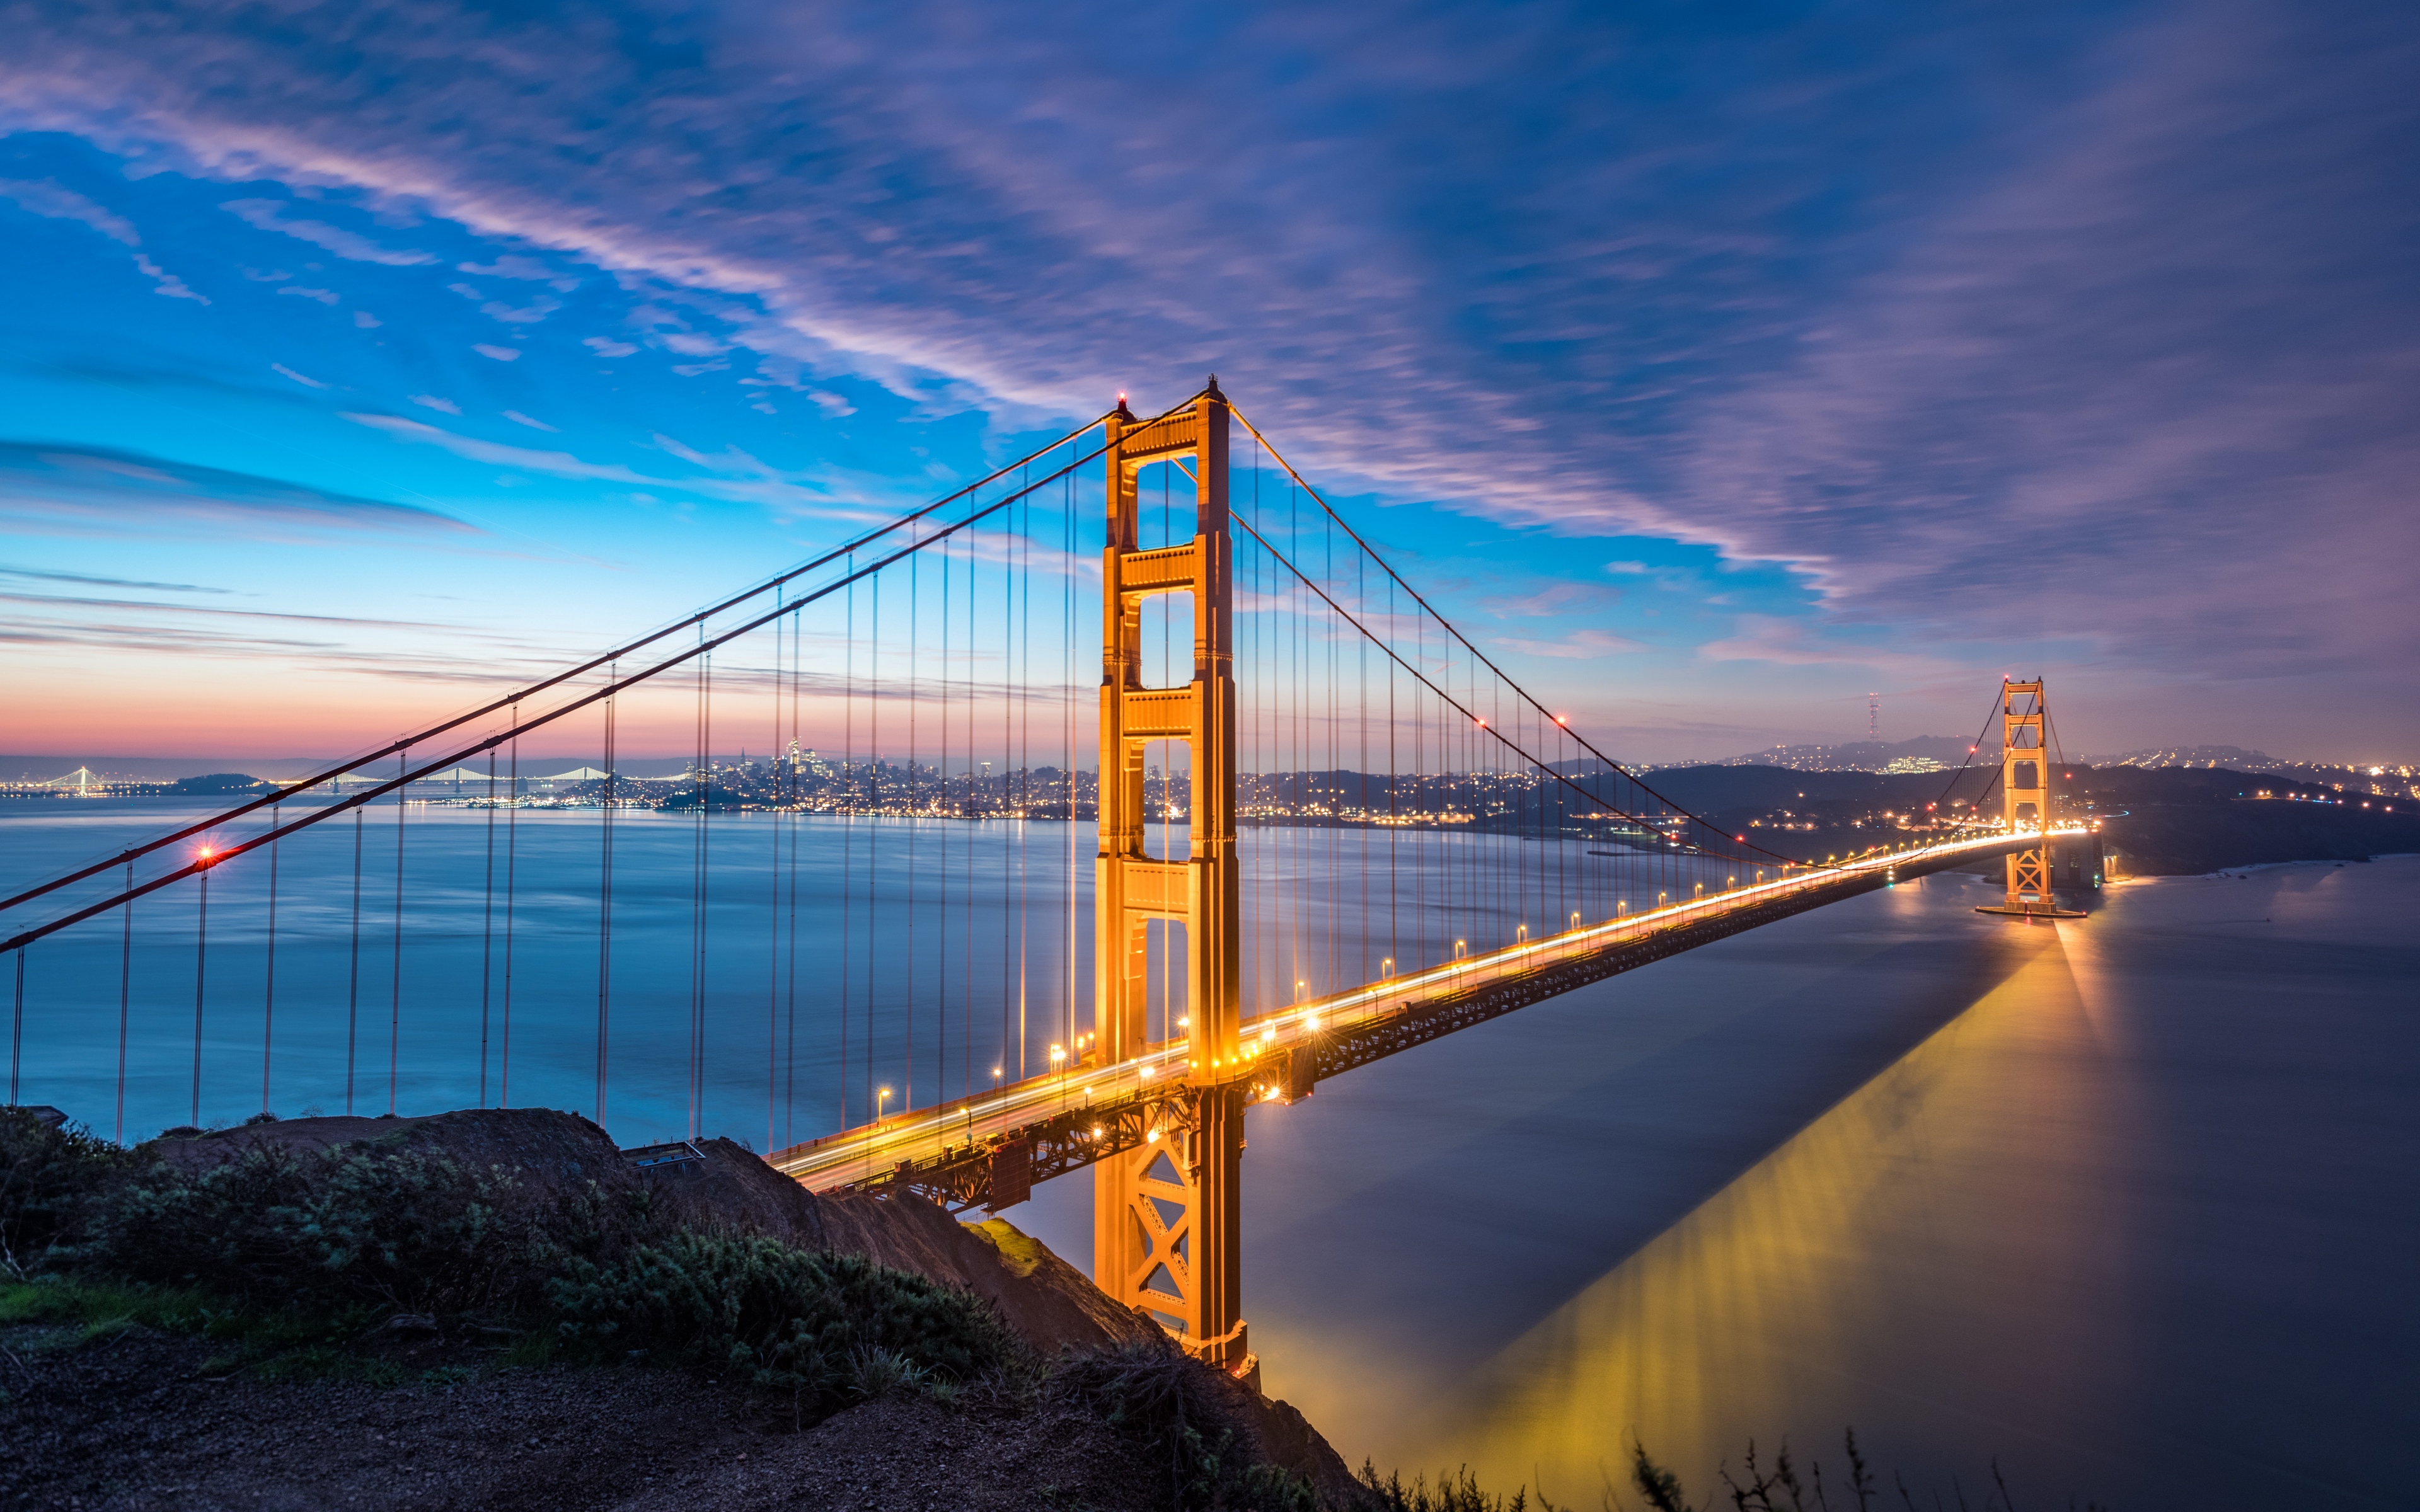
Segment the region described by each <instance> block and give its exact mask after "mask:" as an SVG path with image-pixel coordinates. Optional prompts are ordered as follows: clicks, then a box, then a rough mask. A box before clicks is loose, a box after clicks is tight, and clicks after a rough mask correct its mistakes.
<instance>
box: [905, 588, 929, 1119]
mask: <svg viewBox="0 0 2420 1512" xmlns="http://www.w3.org/2000/svg"><path fill="white" fill-rule="evenodd" d="M922 563H923V552H921V551H920V552H918V553H916V554H915V555H913V556H911V557H909V558H908V559H907V872H906V874H905V875H904V876H902V877H901V878H900V884H901V886H903V887H906V888H907V1002H906V1009H907V1011H905V1012H904V1013H902V1014H901V1015H900V1019H901V1022H902V1024H903V1026H904V1027H905V1028H906V1030H907V1043H906V1046H905V1050H904V1053H903V1054H902V1055H901V1056H900V1057H899V1064H900V1077H899V1111H900V1112H902V1113H905V1112H907V1110H908V1109H910V1108H912V1107H914V1106H915V1105H916V830H917V828H918V826H919V824H920V823H921V821H919V819H918V818H917V808H916V777H917V772H916V705H917V704H918V703H920V702H923V699H922V698H921V697H920V696H919V694H918V692H917V688H916V647H917V645H918V643H919V642H920V641H921V640H923V629H924V627H923V625H921V624H920V623H918V622H919V617H920V616H921V614H922V613H923V608H924V594H923V580H922V579H920V578H919V577H918V576H917V572H916V569H917V568H918V567H919V566H920V565H921V564H922Z"/></svg>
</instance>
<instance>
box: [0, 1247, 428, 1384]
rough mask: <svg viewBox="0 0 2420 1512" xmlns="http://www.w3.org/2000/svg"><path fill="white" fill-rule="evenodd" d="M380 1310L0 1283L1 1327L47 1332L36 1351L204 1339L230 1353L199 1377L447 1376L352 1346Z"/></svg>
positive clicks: (131, 1285) (177, 1291)
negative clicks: (153, 1338)
mask: <svg viewBox="0 0 2420 1512" xmlns="http://www.w3.org/2000/svg"><path fill="white" fill-rule="evenodd" d="M379 1314H380V1309H378V1308H375V1307H367V1306H351V1307H343V1308H338V1309H334V1310H330V1311H321V1312H295V1311H287V1310H277V1309H269V1308H261V1307H255V1306H248V1305H246V1304H242V1303H240V1302H238V1301H235V1300H232V1299H229V1298H226V1297H223V1296H220V1295H219V1294H217V1293H215V1292H213V1291H210V1290H209V1289H208V1288H201V1287H170V1286H154V1285H147V1284H145V1283H142V1282H125V1281H116V1280H112V1279H108V1278H106V1277H95V1276H83V1275H59V1274H53V1275H46V1276H43V1277H42V1278H40V1279H39V1280H36V1281H8V1282H0V1327H8V1326H24V1325H29V1324H49V1325H52V1328H51V1330H50V1332H49V1333H47V1334H46V1335H42V1336H40V1337H39V1339H37V1340H34V1341H30V1342H31V1344H32V1347H33V1348H36V1349H40V1350H55V1349H78V1348H82V1347H84V1346H85V1345H94V1344H108V1343H111V1342H114V1341H116V1340H117V1339H122V1338H124V1337H126V1336H127V1335H129V1334H132V1333H136V1332H138V1331H139V1332H148V1333H157V1334H167V1335H177V1336H178V1337H185V1338H204V1339H209V1340H210V1341H212V1342H213V1343H217V1344H223V1345H225V1348H224V1349H222V1350H218V1351H217V1352H214V1353H213V1354H211V1355H210V1356H209V1358H208V1359H206V1360H204V1361H203V1362H202V1364H201V1366H200V1368H199V1370H198V1372H197V1373H198V1374H200V1375H202V1376H205V1377H209V1378H212V1379H216V1378H221V1377H225V1376H232V1375H238V1374H243V1375H249V1376H253V1377H257V1378H259V1379H264V1380H273V1381H302V1380H319V1379H326V1378H331V1377H334V1378H341V1379H347V1380H358V1381H369V1382H371V1383H373V1384H380V1385H402V1384H407V1383H410V1382H412V1381H418V1380H420V1379H422V1378H423V1377H427V1376H430V1375H433V1374H439V1373H441V1372H428V1371H412V1370H410V1369H407V1368H405V1367H403V1366H399V1365H394V1364H393V1363H392V1362H389V1361H384V1360H378V1359H374V1358H368V1357H365V1356H363V1355H362V1354H360V1353H359V1352H358V1351H355V1350H349V1349H348V1348H347V1346H348V1345H349V1344H351V1343H352V1342H353V1341H354V1340H357V1339H358V1338H360V1337H361V1335H362V1334H363V1333H364V1332H365V1330H367V1329H368V1328H370V1327H371V1326H372V1325H373V1324H375V1323H376V1322H377V1321H378V1319H379Z"/></svg>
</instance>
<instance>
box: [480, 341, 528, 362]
mask: <svg viewBox="0 0 2420 1512" xmlns="http://www.w3.org/2000/svg"><path fill="white" fill-rule="evenodd" d="M471 349H472V350H473V351H474V352H477V353H478V354H479V355H480V356H482V357H485V358H488V359H489V360H491V361H494V362H499V363H512V362H519V361H520V355H521V353H520V347H490V346H489V345H488V344H487V343H486V342H484V341H474V342H473V343H472V344H471Z"/></svg>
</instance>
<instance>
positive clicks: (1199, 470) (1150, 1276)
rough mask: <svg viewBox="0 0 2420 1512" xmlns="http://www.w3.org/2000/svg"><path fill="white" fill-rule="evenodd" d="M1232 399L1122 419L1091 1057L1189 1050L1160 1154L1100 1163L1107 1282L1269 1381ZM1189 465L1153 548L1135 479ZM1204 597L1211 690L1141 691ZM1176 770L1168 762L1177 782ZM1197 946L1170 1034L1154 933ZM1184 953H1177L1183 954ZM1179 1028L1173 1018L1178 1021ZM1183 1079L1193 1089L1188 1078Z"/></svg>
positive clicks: (1109, 586)
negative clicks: (1169, 751)
mask: <svg viewBox="0 0 2420 1512" xmlns="http://www.w3.org/2000/svg"><path fill="white" fill-rule="evenodd" d="M1228 420H1229V411H1228V406H1227V400H1226V396H1225V395H1224V394H1222V393H1219V392H1218V378H1217V377H1216V376H1213V377H1212V378H1211V379H1210V384H1209V387H1208V388H1207V389H1205V390H1204V391H1203V392H1202V394H1201V395H1200V396H1199V397H1197V398H1196V399H1195V400H1194V402H1193V403H1192V404H1191V405H1190V406H1188V407H1187V408H1186V409H1180V410H1178V411H1176V412H1174V413H1172V414H1170V415H1166V416H1163V417H1162V418H1160V419H1157V420H1154V421H1150V422H1137V421H1136V419H1135V418H1134V416H1133V415H1132V414H1131V413H1129V412H1128V411H1127V410H1126V409H1125V405H1124V404H1123V403H1121V404H1120V405H1119V407H1118V410H1117V412H1116V413H1115V414H1114V415H1112V416H1111V417H1110V419H1109V426H1108V428H1109V445H1108V463H1109V478H1108V484H1109V491H1108V497H1109V545H1108V547H1107V548H1106V549H1105V550H1104V552H1103V555H1102V562H1101V609H1102V613H1101V623H1102V646H1101V767H1100V773H1101V775H1100V849H1099V852H1098V854H1097V856H1096V857H1095V859H1094V891H1093V899H1094V904H1093V906H1094V929H1093V941H1094V946H1093V948H1094V976H1093V981H1094V988H1093V991H1094V1019H1093V1023H1094V1032H1095V1034H1096V1036H1097V1038H1096V1039H1095V1041H1094V1044H1093V1045H1092V1046H1091V1047H1090V1050H1089V1052H1088V1055H1087V1057H1086V1058H1089V1059H1094V1060H1096V1061H1097V1063H1100V1064H1107V1065H1116V1064H1120V1063H1122V1062H1125V1061H1126V1060H1130V1059H1132V1058H1134V1057H1137V1056H1140V1055H1141V1054H1143V1053H1144V1052H1145V1051H1147V1050H1156V1049H1161V1048H1163V1047H1164V1046H1165V1045H1166V1044H1167V1042H1168V1041H1170V1040H1173V1039H1183V1040H1184V1041H1186V1045H1187V1054H1186V1057H1185V1060H1184V1062H1183V1063H1182V1066H1181V1067H1173V1066H1172V1067H1171V1071H1170V1072H1169V1073H1168V1081H1169V1083H1170V1084H1171V1085H1170V1086H1169V1088H1168V1094H1167V1096H1166V1097H1165V1098H1163V1099H1159V1100H1157V1101H1156V1104H1155V1106H1154V1108H1153V1110H1152V1112H1151V1115H1150V1117H1151V1120H1152V1127H1151V1130H1150V1134H1149V1137H1148V1138H1147V1140H1146V1142H1145V1143H1143V1144H1141V1145H1140V1146H1138V1147H1136V1148H1135V1149H1131V1150H1127V1151H1124V1152H1121V1153H1118V1154H1114V1155H1110V1156H1109V1157H1107V1158H1105V1159H1103V1160H1101V1161H1100V1162H1099V1163H1097V1164H1096V1165H1094V1227H1093V1279H1094V1281H1095V1282H1097V1283H1098V1284H1099V1285H1100V1288H1101V1289H1102V1290H1104V1291H1106V1292H1108V1293H1109V1295H1110V1296H1111V1297H1113V1298H1115V1299H1116V1300H1117V1301H1118V1302H1120V1303H1121V1304H1125V1305H1127V1306H1130V1307H1136V1308H1140V1309H1141V1310H1142V1311H1144V1312H1145V1313H1147V1314H1149V1315H1150V1316H1152V1317H1154V1318H1156V1319H1158V1320H1159V1322H1160V1323H1161V1325H1162V1326H1164V1327H1166V1328H1167V1329H1168V1330H1169V1331H1170V1332H1171V1333H1172V1334H1174V1335H1177V1336H1178V1337H1179V1338H1180V1339H1181V1340H1182V1341H1183V1343H1184V1345H1185V1347H1186V1348H1187V1349H1188V1350H1191V1351H1192V1352H1193V1353H1195V1354H1197V1355H1199V1356H1201V1357H1202V1359H1204V1360H1206V1361H1208V1362H1209V1363H1210V1364H1212V1365H1218V1366H1220V1367H1222V1368H1224V1369H1227V1370H1230V1371H1233V1373H1235V1374H1237V1375H1239V1376H1249V1375H1251V1374H1252V1373H1253V1372H1254V1369H1255V1365H1256V1362H1255V1361H1254V1359H1253V1357H1252V1355H1251V1354H1250V1352H1249V1350H1248V1349H1247V1347H1246V1336H1245V1326H1244V1320H1243V1318H1242V1316H1241V1312H1240V1307H1241V1297H1240V1295H1239V1293H1240V1290H1241V1283H1242V1274H1243V1255H1242V1247H1241V1233H1242V1224H1241V1222H1240V1218H1241V1214H1240V1213H1239V1211H1237V1190H1236V1183H1237V1176H1238V1165H1239V1162H1240V1160H1241V1158H1242V1155H1243V1148H1244V1139H1243V1134H1244V1097H1245V1090H1246V1089H1245V1087H1244V1086H1243V1085H1242V1083H1241V1082H1240V1081H1238V1080H1237V1079H1236V1076H1235V1072H1234V1065H1235V1061H1236V1057H1237V1052H1238V1050H1239V1048H1240V1046H1239V1044H1238V1028H1239V1025H1240V1021H1241V1016H1242V1001H1241V990H1240V983H1239V977H1240V961H1239V947H1240V943H1241V942H1240V936H1239V933H1238V922H1239V918H1240V908H1239V905H1238V887H1237V877H1236V872H1235V680H1234V611H1233V567H1232V559H1233V548H1232V544H1231V541H1230V538H1229V533H1228V517H1227V432H1228ZM1158 463H1172V464H1176V465H1178V466H1181V467H1184V468H1185V469H1186V471H1187V472H1189V474H1190V475H1191V477H1192V480H1193V485H1194V527H1193V539H1192V540H1191V541H1189V542H1187V543H1186V544H1184V545H1182V546H1166V547H1160V548H1156V549H1153V550H1149V551H1145V550H1141V549H1139V535H1140V532H1139V529H1138V526H1139V514H1140V510H1139V507H1138V499H1137V489H1136V484H1137V474H1138V473H1139V472H1140V471H1141V470H1142V469H1143V468H1146V467H1150V466H1153V465H1155V464H1158ZM1179 593H1185V594H1191V595H1192V599H1193V605H1192V608H1193V679H1192V681H1191V682H1190V683H1188V684H1186V685H1184V686H1182V687H1166V688H1154V687H1145V686H1144V684H1143V681H1142V601H1143V600H1144V599H1145V598H1148V597H1151V596H1152V595H1154V594H1179ZM1179 741H1182V742H1184V743H1185V745H1186V748H1187V753H1188V754H1189V756H1190V758H1191V764H1192V774H1193V776H1192V784H1191V789H1192V790H1191V795H1190V798H1191V801H1190V804H1189V805H1188V807H1187V814H1186V826H1187V832H1188V836H1189V841H1188V850H1189V854H1188V855H1187V856H1186V857H1185V858H1184V859H1182V860H1179V859H1176V858H1174V857H1172V856H1171V857H1166V858H1159V857H1154V856H1151V855H1150V854H1149V853H1148V851H1147V850H1146V849H1145V848H1144V821H1145V817H1146V816H1145V793H1146V789H1145V784H1144V774H1145V755H1146V752H1147V750H1148V748H1150V747H1151V746H1152V745H1153V744H1154V743H1156V742H1164V743H1167V744H1169V745H1171V746H1172V745H1173V744H1174V743H1176V742H1179ZM1174 765H1175V764H1174V763H1173V762H1172V761H1171V762H1170V763H1168V764H1167V765H1166V768H1165V769H1167V770H1169V771H1170V772H1171V774H1172V772H1173V770H1174ZM1155 919H1157V920H1160V921H1162V928H1163V930H1164V931H1166V932H1168V933H1173V932H1174V931H1175V930H1176V929H1179V928H1181V929H1182V930H1183V932H1184V939H1185V961H1186V971H1185V985H1186V999H1185V1012H1184V1014H1183V1015H1182V1017H1181V1018H1178V1019H1177V1022H1176V1023H1174V1024H1168V1023H1165V1022H1164V1023H1163V1024H1162V1025H1161V1026H1160V1028H1161V1031H1162V1035H1163V1038H1161V1039H1158V1040H1155V1039H1154V1038H1153V1036H1152V1025H1151V1023H1150V1015H1149V1013H1148V1011H1147V1010H1148V1007H1149V997H1148V978H1147V975H1146V972H1145V969H1144V965H1145V961H1146V959H1147V949H1148V944H1147V941H1148V932H1149V928H1150V924H1151V922H1152V921H1153V920H1155ZM1166 943H1167V945H1168V947H1169V948H1171V949H1172V947H1173V942H1172V941H1167V942H1166ZM1169 1016H1172V1010H1171V1011H1168V1012H1165V1013H1164V1014H1163V1018H1166V1017H1169ZM1179 1084H1181V1085H1179Z"/></svg>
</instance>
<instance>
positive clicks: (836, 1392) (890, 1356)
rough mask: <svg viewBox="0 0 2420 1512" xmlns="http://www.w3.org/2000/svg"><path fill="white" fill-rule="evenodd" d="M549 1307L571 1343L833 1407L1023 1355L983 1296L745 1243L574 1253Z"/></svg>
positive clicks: (720, 1239) (676, 1239)
mask: <svg viewBox="0 0 2420 1512" xmlns="http://www.w3.org/2000/svg"><path fill="white" fill-rule="evenodd" d="M548 1300H549V1302H550V1304H551V1306H552V1308H553V1310H554V1312H555V1313H556V1315H557V1316H558V1317H559V1318H560V1319H562V1321H561V1324H560V1327H561V1331H562V1334H563V1336H564V1338H565V1339H566V1341H568V1342H572V1343H575V1344H582V1345H585V1346H587V1347H588V1348H589V1349H591V1350H594V1351H597V1352H608V1351H628V1350H645V1351H646V1352H647V1355H648V1357H649V1358H661V1359H669V1360H675V1361H679V1362H682V1363H687V1364H693V1365H709V1366H713V1367H716V1368H720V1369H728V1370H731V1371H734V1372H736V1373H738V1374H740V1375H741V1377H742V1379H745V1380H748V1381H752V1382H754V1383H755V1384H758V1385H761V1386H766V1387H769V1388H773V1389H777V1390H782V1391H788V1392H791V1393H793V1394H795V1395H796V1396H799V1398H800V1399H801V1400H802V1401H804V1402H812V1403H814V1404H817V1405H820V1406H824V1407H830V1408H837V1407H839V1406H842V1405H845V1404H846V1403H847V1402H849V1401H851V1400H853V1399H856V1398H859V1397H861V1396H878V1395H881V1394H882V1393H884V1392H886V1391H892V1390H898V1389H902V1388H903V1387H908V1386H914V1385H917V1384H920V1383H921V1382H923V1381H925V1380H928V1379H929V1380H933V1381H953V1382H954V1381H967V1380H969V1379H970V1378H972V1377H974V1376H977V1375H980V1374H983V1373H985V1372H986V1371H989V1370H992V1369H995V1368H997V1367H999V1366H1001V1365H1003V1364H1007V1363H1009V1362H1010V1361H1011V1360H1012V1359H1013V1358H1014V1357H1016V1355H1018V1354H1020V1353H1021V1352H1022V1351H1023V1349H1024V1346H1023V1345H1022V1344H1021V1343H1020V1342H1019V1341H1018V1340H1017V1339H1016V1335H1014V1334H1013V1333H1011V1332H1010V1330H1009V1328H1008V1326H1007V1325H1006V1324H1005V1323H1004V1322H1002V1321H1001V1318H1000V1315H999V1314H998V1313H997V1312H996V1311H994V1310H993V1308H992V1307H991V1305H990V1304H988V1303H985V1302H984V1301H982V1300H981V1299H979V1298H976V1297H972V1296H970V1295H968V1294H967V1293H965V1292H962V1291H957V1290H954V1289H953V1288H948V1287H943V1286H940V1285H939V1284H937V1283H935V1282H931V1281H927V1280H925V1279H924V1278H923V1277H922V1276H916V1275H910V1274H907V1273H905V1272H900V1271H892V1270H890V1269H888V1268H886V1267H884V1266H880V1265H876V1264H875V1263H874V1262H873V1261H871V1260H868V1259H866V1258H865V1257H862V1256H858V1255H830V1254H824V1253H819V1252H814V1251H808V1250H801V1249H794V1248H792V1247H791V1246H790V1245H787V1244H784V1243H783V1242H780V1241H778V1240H772V1239H765V1238H760V1237H755V1236H750V1235H735V1234H701V1233H695V1232H682V1233H677V1234H674V1235H671V1236H669V1237H666V1238H664V1239H662V1240H660V1241H659V1242H653V1243H646V1244H640V1245H637V1246H634V1247H633V1248H632V1249H630V1250H629V1252H628V1254H627V1255H625V1256H623V1257H620V1258H618V1259H613V1260H608V1261H605V1262H602V1263H599V1262H597V1261H594V1260H587V1259H575V1260H573V1261H572V1262H570V1264H569V1265H568V1267H567V1268H566V1273H565V1274H563V1275H560V1276H558V1277H556V1278H555V1279H554V1280H553V1281H552V1282H551V1284H550V1286H549V1288H548Z"/></svg>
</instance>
